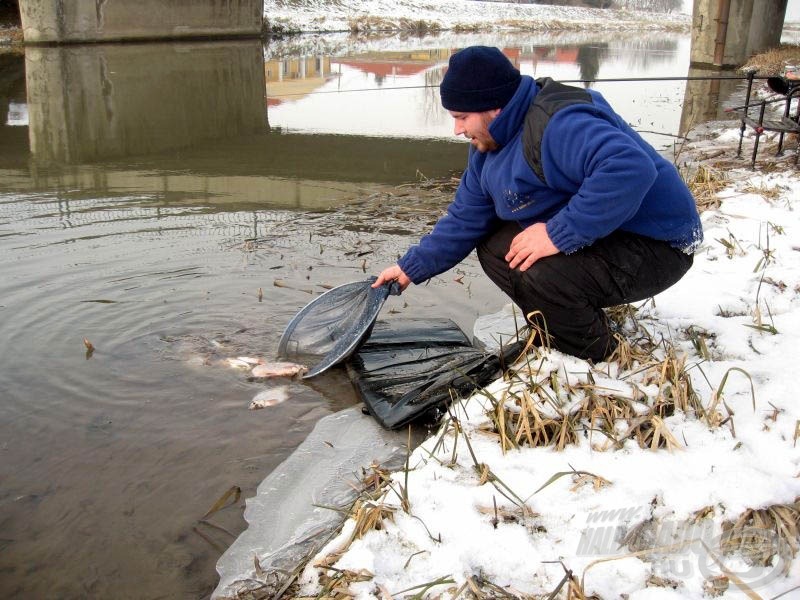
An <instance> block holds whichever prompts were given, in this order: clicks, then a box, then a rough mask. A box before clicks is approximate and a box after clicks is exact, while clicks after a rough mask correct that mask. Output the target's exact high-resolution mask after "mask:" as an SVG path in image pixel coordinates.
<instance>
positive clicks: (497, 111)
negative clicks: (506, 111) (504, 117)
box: [488, 108, 503, 119]
mask: <svg viewBox="0 0 800 600" xmlns="http://www.w3.org/2000/svg"><path fill="white" fill-rule="evenodd" d="M488 112H489V115H490V116H491V117H492V118H493V119H494V118H496V117H497V115H499V114H500V113H501V112H503V109H502V108H493V109H492V110H490V111H488Z"/></svg>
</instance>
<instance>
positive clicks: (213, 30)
mask: <svg viewBox="0 0 800 600" xmlns="http://www.w3.org/2000/svg"><path fill="white" fill-rule="evenodd" d="M19 11H20V18H21V21H22V34H23V37H24V39H25V43H28V44H58V43H81V42H113V41H126V40H164V39H190V38H212V37H214V38H217V37H257V36H259V35H260V34H261V25H262V21H263V13H264V1H263V0H136V1H135V2H133V1H131V0H19Z"/></svg>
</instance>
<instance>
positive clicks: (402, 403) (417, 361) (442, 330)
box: [347, 319, 523, 429]
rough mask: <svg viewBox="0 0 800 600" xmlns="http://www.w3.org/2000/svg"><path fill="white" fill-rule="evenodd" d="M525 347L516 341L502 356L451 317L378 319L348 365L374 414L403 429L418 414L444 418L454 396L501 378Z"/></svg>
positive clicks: (384, 423)
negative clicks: (474, 341) (477, 344)
mask: <svg viewBox="0 0 800 600" xmlns="http://www.w3.org/2000/svg"><path fill="white" fill-rule="evenodd" d="M522 347H523V343H522V342H515V343H514V344H512V345H511V346H508V347H506V348H505V349H504V351H503V352H502V354H501V355H499V356H498V355H495V354H487V353H485V352H481V351H479V350H477V349H475V348H474V347H473V346H472V345H471V344H470V342H469V339H467V336H466V335H464V333H463V332H462V331H461V329H459V327H458V325H456V324H455V323H454V322H453V321H451V320H450V319H394V320H391V321H378V322H377V323H376V324H375V327H374V329H373V331H372V334H371V336H370V338H369V339H368V340H367V342H366V343H365V344H364V345H363V346H361V348H360V349H359V351H358V352H357V353H356V354H354V355H353V356H352V357H351V359H350V361H349V362H348V363H347V370H348V373H349V375H350V379H351V380H352V381H353V384H354V385H355V387H356V390H357V391H358V394H359V395H360V397H361V400H362V401H363V402H364V404H365V405H366V407H367V410H368V411H369V412H370V414H371V415H372V416H373V417H374V418H375V419H376V420H377V421H378V423H380V424H381V425H382V426H383V427H385V428H387V429H397V428H399V427H403V426H404V425H406V424H408V423H410V422H411V421H414V420H417V419H422V420H428V421H436V420H438V418H439V416H440V415H441V411H442V410H443V409H444V408H445V407H446V405H447V404H448V403H449V402H450V401H451V400H452V399H453V398H454V397H455V398H463V397H465V396H467V395H469V394H470V393H472V392H474V391H475V390H476V389H478V388H480V387H482V386H484V385H486V384H488V383H489V382H491V381H493V380H494V379H496V378H497V376H498V375H499V374H500V373H501V371H502V368H503V367H504V363H505V361H506V360H508V361H509V362H510V361H511V360H513V359H515V358H517V355H518V354H519V353H520V352H521V350H522Z"/></svg>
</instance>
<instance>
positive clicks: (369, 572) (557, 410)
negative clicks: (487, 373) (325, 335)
mask: <svg viewBox="0 0 800 600" xmlns="http://www.w3.org/2000/svg"><path fill="white" fill-rule="evenodd" d="M267 5H268V8H267V11H266V12H267V14H268V15H269V16H270V18H271V19H275V20H276V21H280V20H284V21H283V22H284V23H285V24H288V26H293V25H292V24H297V23H300V22H304V23H312V24H313V25H314V27H318V28H320V30H322V29H323V28H329V27H344V26H345V25H346V21H347V20H348V19H352V18H353V17H354V16H358V15H359V14H361V12H362V11H364V10H366V9H365V3H362V4H352V3H350V4H348V5H347V6H344V5H342V6H341V7H340V8H339V9H337V10H335V11H333V12H326V13H325V14H324V16H323V14H322V13H320V11H318V10H312V9H309V10H308V11H307V12H303V11H302V10H300V9H298V8H296V7H293V8H291V10H289V9H288V8H286V9H284V8H281V7H280V6H279V5H278V3H274V2H272V3H271V2H268V3H267ZM431 6H433V5H431V4H429V3H425V2H416V1H413V2H412V1H411V0H400V1H398V2H391V3H388V2H386V3H384V2H373V3H370V7H369V12H370V14H372V15H374V14H382V15H384V14H385V15H389V16H391V18H399V17H403V16H405V17H406V18H407V17H408V15H414V18H417V19H431V20H433V19H437V20H438V21H439V22H441V23H442V24H443V25H453V24H455V23H456V22H458V23H462V24H463V23H466V22H475V21H476V20H480V19H486V18H488V17H487V15H489V14H491V20H492V21H493V22H495V23H496V22H497V21H498V20H503V19H507V18H508V19H511V18H512V17H511V16H509V15H511V10H512V7H513V9H514V10H515V11H524V14H525V15H526V17H530V18H535V19H542V20H544V19H552V20H556V19H560V18H564V19H572V20H573V21H575V20H578V21H580V20H583V19H585V20H587V21H594V22H595V24H596V23H597V21H598V20H603V21H607V20H608V19H609V16H608V15H606V14H603V15H600V13H599V12H598V11H591V10H588V9H577V8H572V7H550V6H538V5H524V6H517V5H506V4H501V3H492V4H487V3H479V2H439V3H438V4H437V5H436V9H433V8H430V7H431ZM429 11H430V12H429ZM487 11H488V12H487ZM506 11H509V12H508V13H507V12H506ZM514 14H517V15H518V14H519V13H517V12H515V13H514ZM661 18H663V19H665V20H670V19H673V18H674V17H673V16H665V15H660V16H659V19H661ZM650 19H651V20H652V17H650ZM736 142H738V130H736V129H732V128H730V125H729V124H728V125H720V126H719V127H718V128H717V130H716V131H715V132H714V133H713V137H712V139H710V140H705V141H704V142H703V143H705V144H706V145H711V146H713V145H714V144H719V145H723V146H730V145H731V144H735V143H736ZM789 146H790V147H794V142H790V143H789ZM766 152H767V150H763V151H762V154H765V153H766ZM746 162H747V161H742V164H746ZM725 175H726V176H727V181H726V185H725V187H724V189H723V190H721V191H720V192H719V193H718V197H719V199H720V202H721V203H720V206H719V208H717V209H714V210H706V211H705V212H704V213H703V214H702V220H703V225H704V230H705V241H704V243H703V245H702V246H701V247H700V248H699V249H698V251H697V252H696V254H695V262H694V266H693V268H692V269H691V270H690V271H689V273H688V274H687V275H686V276H685V277H684V278H683V279H682V280H681V281H680V282H678V283H677V284H676V285H675V286H673V287H672V288H670V289H668V290H666V291H665V292H663V293H662V294H659V295H658V296H657V297H656V298H655V299H654V301H652V302H645V303H642V304H640V305H637V307H636V308H637V313H636V317H635V318H636V322H635V323H626V332H628V333H629V334H632V333H634V332H636V331H638V332H646V333H647V334H648V335H649V336H650V337H651V339H654V340H664V343H663V344H662V345H661V346H660V347H659V348H657V349H656V350H655V351H654V356H656V357H658V358H660V359H663V358H664V357H665V356H666V350H665V349H666V348H674V350H675V351H676V353H677V355H678V357H680V358H682V359H683V360H685V363H684V369H685V372H686V374H687V376H688V378H689V380H690V382H691V386H692V388H693V389H694V391H695V392H696V394H697V396H698V399H699V404H700V405H701V406H702V407H703V409H704V410H705V411H706V413H707V414H706V415H703V414H701V413H702V412H703V411H700V410H696V409H692V408H687V409H686V410H681V409H680V408H677V409H676V410H675V411H674V414H671V415H665V416H663V417H662V418H661V422H662V423H663V425H664V426H665V428H666V430H667V432H668V433H666V434H665V435H667V436H669V439H670V440H671V444H670V445H671V446H672V447H671V448H664V447H661V448H657V449H650V448H642V447H640V445H639V444H638V443H637V442H636V441H635V440H634V439H632V438H628V439H626V440H624V441H622V442H621V443H619V444H615V443H612V442H611V441H610V440H609V438H607V437H606V436H605V435H604V434H603V433H601V432H599V431H598V428H597V427H590V426H589V423H588V422H587V421H586V420H585V419H584V420H583V421H582V424H581V425H580V426H579V427H578V428H577V431H578V435H577V436H576V439H575V440H574V441H573V442H571V443H569V444H566V446H565V447H564V448H563V450H556V449H555V448H554V447H553V446H552V445H548V446H540V447H528V446H521V447H519V448H507V449H505V450H504V448H503V447H502V446H501V444H500V438H499V436H498V435H497V434H495V433H493V432H492V427H493V425H492V421H491V419H490V416H489V414H490V413H492V411H493V410H494V403H497V402H499V403H500V404H501V405H505V406H507V407H508V408H509V411H510V412H515V411H516V412H519V411H520V410H521V409H520V408H519V407H518V406H517V405H518V401H517V400H516V399H517V398H519V397H520V396H522V395H523V390H524V389H532V388H533V387H536V388H537V389H544V390H546V391H547V392H548V394H549V398H550V400H549V401H543V404H541V409H542V410H541V414H542V415H545V416H547V415H549V416H551V417H556V418H558V417H560V418H567V416H569V415H572V416H575V411H576V410H577V409H578V408H579V406H580V403H581V402H582V401H583V400H584V399H585V395H584V394H583V392H578V393H575V394H574V395H573V396H570V395H568V394H567V395H565V392H564V390H566V389H567V388H568V387H569V386H572V388H573V389H577V388H578V387H579V386H580V385H581V384H584V388H581V389H585V388H586V386H588V384H589V383H590V382H594V385H595V386H597V388H598V392H597V393H598V394H601V393H602V394H605V395H614V396H615V397H617V398H628V399H629V401H630V402H632V403H633V404H634V411H635V413H636V415H644V416H645V417H646V416H647V415H648V414H650V409H651V408H652V407H653V406H654V404H655V403H656V402H657V401H658V397H659V394H660V393H663V391H664V382H663V379H659V378H658V377H657V376H655V377H654V376H653V372H652V370H648V369H646V368H644V366H643V365H641V364H633V365H631V366H629V367H627V368H623V367H622V366H621V365H620V364H617V363H608V364H607V363H601V364H599V365H591V364H590V363H587V362H586V361H582V360H579V359H576V358H574V357H571V356H566V355H563V354H560V353H558V352H556V351H547V350H541V351H539V353H538V354H537V355H534V356H533V357H532V358H531V357H529V359H528V362H527V363H525V362H521V363H518V364H517V365H515V367H514V369H512V371H514V370H516V371H518V372H519V375H518V377H517V378H516V379H512V380H505V379H499V380H497V381H496V382H494V383H492V384H491V385H490V386H488V387H487V388H486V390H483V391H480V392H478V393H476V394H474V395H473V396H472V397H470V398H468V399H466V400H464V401H462V402H458V403H456V404H454V406H453V409H452V410H453V414H452V417H451V418H446V419H445V420H444V421H443V424H442V427H441V429H440V430H439V431H438V432H436V433H435V434H434V435H432V436H431V437H430V438H429V439H428V440H427V441H425V442H424V443H423V444H422V445H420V446H419V447H418V448H417V449H416V450H415V451H414V452H413V453H412V454H411V455H410V458H409V461H408V464H409V468H408V470H407V471H406V470H400V471H397V472H394V473H393V474H392V475H391V485H389V486H388V487H387V488H385V491H384V493H383V494H382V495H381V496H380V497H378V498H377V499H374V500H372V501H371V502H372V504H373V505H375V506H382V507H384V514H388V515H389V517H387V518H384V519H383V520H382V522H381V525H380V527H379V528H376V529H371V530H369V531H367V532H366V533H364V534H363V535H361V536H358V535H355V530H356V521H355V520H354V519H352V518H351V519H349V520H347V521H346V522H345V524H344V526H343V528H342V530H341V532H340V534H339V535H338V536H336V537H335V538H333V539H332V540H331V541H329V543H328V544H327V545H326V546H325V547H323V548H322V549H321V550H320V551H319V553H318V554H317V555H316V556H315V557H314V558H313V559H312V560H311V561H309V563H308V565H307V566H306V568H305V570H304V571H303V573H302V575H301V577H300V585H301V587H300V590H299V595H302V596H315V595H318V594H323V595H324V594H325V593H328V592H329V591H330V590H329V589H328V588H324V587H323V586H324V585H326V584H328V585H329V584H330V581H331V579H330V578H331V577H334V576H336V577H339V578H340V579H341V581H340V582H339V584H338V585H339V586H341V588H342V589H344V588H346V589H347V591H348V593H349V594H352V596H353V597H355V598H385V597H387V595H391V597H404V596H412V595H421V597H435V596H441V597H445V598H451V597H456V596H458V595H464V594H465V593H466V592H465V590H474V589H480V590H483V592H484V593H486V592H487V590H490V588H491V586H496V587H497V588H501V589H502V592H503V593H505V594H509V595H512V596H518V597H522V596H524V597H547V596H548V594H550V593H551V592H553V591H554V590H556V589H557V587H558V586H559V585H560V584H564V585H563V586H562V587H561V596H560V597H565V596H564V595H565V594H566V590H567V585H568V584H567V583H565V582H564V579H565V573H567V572H569V573H571V574H572V575H573V576H574V581H573V585H576V586H583V593H584V594H586V595H587V596H588V595H591V594H595V595H597V597H599V598H602V599H611V598H628V599H630V600H634V599H635V600H653V599H658V600H665V599H673V598H682V599H687V598H688V599H698V600H699V599H701V598H708V597H710V596H711V595H712V594H713V595H718V596H717V597H720V598H723V599H729V598H742V597H745V596H746V594H748V593H749V594H750V597H754V596H753V595H752V594H753V593H755V594H758V596H760V597H763V598H769V597H775V596H777V595H779V594H783V593H785V592H787V591H789V590H792V589H794V588H795V587H797V586H799V585H800V563H798V562H797V561H791V557H792V551H791V549H787V548H783V549H782V551H781V552H777V553H775V555H774V556H773V557H772V558H771V560H770V561H768V563H767V564H766V565H765V566H759V565H754V564H751V562H752V561H749V560H748V559H747V557H745V556H743V555H742V553H741V552H738V551H735V552H732V553H727V554H726V553H723V552H722V550H721V549H720V541H721V536H722V534H723V531H724V528H725V527H728V526H729V525H730V524H731V523H734V522H736V521H737V520H738V519H739V518H740V517H742V516H743V515H745V514H746V513H747V511H750V510H753V509H765V508H768V507H772V506H775V505H781V504H785V505H792V504H793V503H794V502H795V499H796V498H798V497H799V496H800V479H799V478H798V475H799V474H800V449H798V448H797V444H796V441H797V427H798V424H800V403H799V402H797V400H796V397H795V396H794V393H793V392H794V391H795V390H794V386H795V385H796V380H795V379H794V377H795V375H796V373H797V371H795V369H796V365H797V355H798V350H799V349H800V344H798V341H797V334H798V331H800V260H798V259H799V258H800V254H799V253H800V186H799V185H798V171H797V167H796V166H795V165H794V164H793V163H792V162H786V161H775V162H773V163H772V170H771V172H768V173H764V172H759V171H751V170H749V169H747V168H745V167H741V168H740V167H736V168H730V169H728V170H727V171H726V173H725ZM407 293H413V290H411V291H410V292H407ZM509 319H513V311H511V310H510V309H506V310H505V311H503V312H502V313H501V314H499V315H493V316H489V317H488V318H487V319H486V320H484V321H482V322H481V323H480V324H479V326H478V327H477V328H476V331H477V332H478V334H479V335H480V336H481V337H482V338H483V339H484V340H485V341H486V342H487V344H489V345H491V337H492V336H491V334H490V332H491V330H492V329H494V330H495V331H499V330H501V329H503V328H505V329H506V330H511V331H513V329H514V327H513V324H511V323H509V321H508V320H509ZM637 328H638V329H637ZM656 375H657V374H656ZM534 380H535V381H536V383H537V384H538V385H537V386H533V385H532V383H531V382H532V381H534ZM521 381H522V382H527V383H526V384H523V383H520V382H521ZM455 422H457V423H458V427H455V426H454V423H455ZM654 422H656V421H655V420H654ZM628 426H629V422H626V421H624V420H620V422H617V423H616V424H615V428H614V431H615V432H616V434H618V435H619V436H620V437H621V436H622V435H623V434H624V433H625V432H626V430H627V429H628ZM795 518H796V515H795ZM750 533H752V534H753V535H756V536H761V537H762V538H763V539H767V540H768V541H772V537H771V536H772V535H773V532H772V531H770V530H768V529H758V528H757V527H755V526H753V527H751V528H750ZM625 536H628V538H627V540H626V541H625V542H623V539H624V538H625ZM352 538H355V539H352ZM792 539H794V543H796V542H797V540H796V536H794V537H793V538H792ZM323 560H325V561H326V562H325V565H322V566H320V565H321V561H323ZM720 564H724V565H725V569H724V570H723V569H722V568H721V567H720ZM356 574H358V576H356ZM714 586H717V587H716V588H715V589H716V591H713V592H712V591H711V589H712V587H714ZM326 590H327V592H326ZM792 593H794V594H797V591H795V592H792ZM792 593H789V594H787V595H785V596H784V597H786V598H789V597H792ZM795 597H796V596H795Z"/></svg>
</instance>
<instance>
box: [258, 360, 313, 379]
mask: <svg viewBox="0 0 800 600" xmlns="http://www.w3.org/2000/svg"><path fill="white" fill-rule="evenodd" d="M307 371H308V367H306V366H305V365H298V364H296V363H291V362H271V363H263V364H259V365H256V366H255V367H253V370H252V371H250V375H251V376H252V377H253V378H255V379H268V378H271V377H297V376H299V375H303V373H306V372H307Z"/></svg>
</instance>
